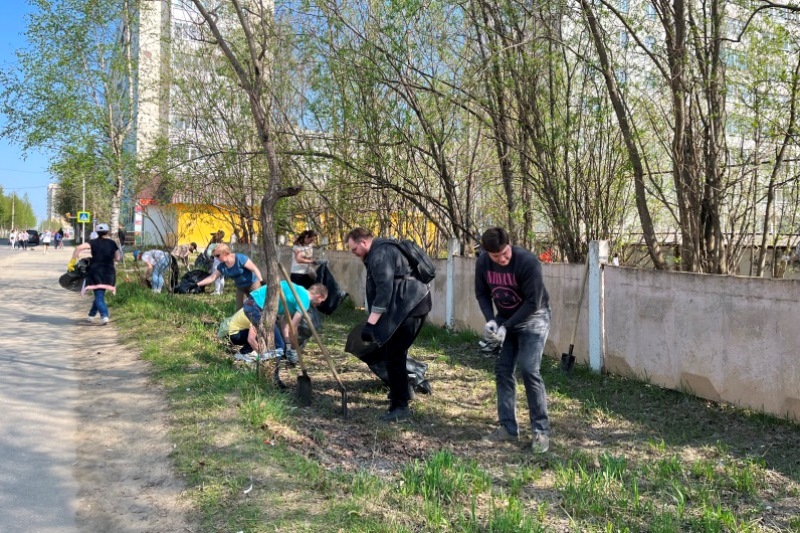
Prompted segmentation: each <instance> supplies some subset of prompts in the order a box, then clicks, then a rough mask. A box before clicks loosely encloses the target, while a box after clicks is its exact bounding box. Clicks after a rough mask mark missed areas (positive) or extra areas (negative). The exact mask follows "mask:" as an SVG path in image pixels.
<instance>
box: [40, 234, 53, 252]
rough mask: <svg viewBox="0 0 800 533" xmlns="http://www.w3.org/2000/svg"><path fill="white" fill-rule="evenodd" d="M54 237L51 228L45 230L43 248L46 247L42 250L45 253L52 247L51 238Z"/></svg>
mask: <svg viewBox="0 0 800 533" xmlns="http://www.w3.org/2000/svg"><path fill="white" fill-rule="evenodd" d="M52 238H53V234H52V233H50V230H49V229H46V230H44V233H42V248H44V250H42V253H43V254H46V253H47V249H48V248H50V239H52Z"/></svg>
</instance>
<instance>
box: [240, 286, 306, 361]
mask: <svg viewBox="0 0 800 533" xmlns="http://www.w3.org/2000/svg"><path fill="white" fill-rule="evenodd" d="M243 307H244V315H245V316H246V317H247V318H248V320H250V323H251V324H253V325H254V326H255V327H256V328H258V324H259V323H260V322H261V314H262V310H261V308H260V307H259V306H258V304H256V302H255V300H253V299H252V298H250V297H249V296H248V297H247V299H245V301H244V304H243ZM285 347H286V341H284V340H283V334H282V333H281V328H279V327H278V324H277V323H276V324H275V349H276V350H283V349H284V348H285ZM296 348H297V346H295V349H296Z"/></svg>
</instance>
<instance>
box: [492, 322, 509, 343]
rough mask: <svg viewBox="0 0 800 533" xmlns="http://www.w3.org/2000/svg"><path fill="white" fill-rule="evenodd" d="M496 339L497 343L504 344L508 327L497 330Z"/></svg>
mask: <svg viewBox="0 0 800 533" xmlns="http://www.w3.org/2000/svg"><path fill="white" fill-rule="evenodd" d="M494 338H495V339H497V341H498V342H499V343H500V344H503V342H504V341H505V340H506V327H505V326H500V327H499V328H497V332H495V334H494Z"/></svg>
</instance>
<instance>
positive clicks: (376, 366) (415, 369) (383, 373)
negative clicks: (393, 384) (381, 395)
mask: <svg viewBox="0 0 800 533" xmlns="http://www.w3.org/2000/svg"><path fill="white" fill-rule="evenodd" d="M367 366H369V369H370V370H372V372H373V373H374V374H375V375H376V376H378V377H379V378H381V381H383V383H384V384H385V385H387V386H388V385H389V372H388V371H387V370H386V363H385V362H384V361H376V362H374V363H372V364H368V365H367ZM427 370H428V365H426V364H425V363H422V362H420V361H417V360H416V359H414V358H413V357H411V356H410V355H409V356H408V357H406V372H407V373H408V384H409V385H411V386H412V387H413V388H414V390H415V391H416V392H421V393H422V394H430V393H431V384H430V383H428V380H427V379H425V372H426V371H427Z"/></svg>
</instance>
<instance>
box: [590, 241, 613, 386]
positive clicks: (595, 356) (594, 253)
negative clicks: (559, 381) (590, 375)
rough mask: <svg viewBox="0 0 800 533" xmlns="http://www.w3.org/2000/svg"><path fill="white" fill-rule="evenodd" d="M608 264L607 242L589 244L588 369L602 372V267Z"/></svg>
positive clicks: (603, 325)
mask: <svg viewBox="0 0 800 533" xmlns="http://www.w3.org/2000/svg"><path fill="white" fill-rule="evenodd" d="M606 263H608V241H591V242H590V243H589V280H588V283H589V367H590V368H591V369H592V370H593V371H594V372H597V373H600V372H601V371H602V370H603V359H604V357H605V315H604V310H605V305H604V301H603V297H604V293H603V291H604V286H603V267H604V265H605V264H606Z"/></svg>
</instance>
